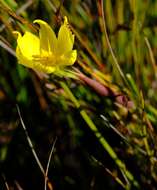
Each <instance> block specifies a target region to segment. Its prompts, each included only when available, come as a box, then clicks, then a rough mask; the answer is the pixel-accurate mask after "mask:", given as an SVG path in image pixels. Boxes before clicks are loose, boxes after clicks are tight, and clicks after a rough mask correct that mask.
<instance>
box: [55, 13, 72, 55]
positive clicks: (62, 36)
mask: <svg viewBox="0 0 157 190" xmlns="http://www.w3.org/2000/svg"><path fill="white" fill-rule="evenodd" d="M73 44H74V35H73V34H72V32H71V31H70V29H69V26H68V21H67V17H65V19H64V23H63V25H62V26H61V27H60V30H59V33H58V51H57V52H58V54H60V55H61V54H64V53H66V52H68V51H70V50H72V48H73Z"/></svg>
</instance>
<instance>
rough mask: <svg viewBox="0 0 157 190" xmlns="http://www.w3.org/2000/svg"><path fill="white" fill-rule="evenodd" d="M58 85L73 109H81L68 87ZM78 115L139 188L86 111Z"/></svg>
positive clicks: (62, 84) (62, 83)
mask: <svg viewBox="0 0 157 190" xmlns="http://www.w3.org/2000/svg"><path fill="white" fill-rule="evenodd" d="M60 84H61V86H62V88H63V89H64V90H65V92H66V93H67V95H68V96H69V98H70V99H71V101H72V102H73V103H74V105H75V107H76V108H78V109H79V108H80V107H81V105H80V103H79V101H78V100H77V99H76V98H75V96H74V95H73V94H72V92H71V90H70V89H69V87H68V86H67V85H66V84H65V83H64V82H61V83H60ZM80 115H81V116H82V118H83V119H84V121H85V122H86V123H87V125H88V126H89V128H90V129H91V130H92V131H93V132H94V134H95V136H96V137H97V138H98V140H99V142H100V143H101V145H102V146H103V147H104V149H105V150H106V151H107V152H108V154H109V155H110V157H111V158H112V159H113V160H114V161H115V163H116V164H117V166H118V167H119V169H120V170H121V171H122V172H123V173H124V174H125V176H126V177H127V179H128V180H129V181H130V182H132V183H133V184H134V185H135V186H136V187H139V185H138V183H137V181H135V179H134V177H133V175H132V174H131V173H130V172H129V171H128V170H127V169H126V166H125V164H124V163H123V162H122V161H121V160H120V159H119V158H118V156H117V154H116V153H115V151H114V150H113V149H112V147H111V146H110V145H109V144H108V142H107V141H106V139H105V138H104V137H103V136H102V135H101V133H100V132H99V131H98V129H97V127H96V125H95V124H94V123H93V121H92V120H91V119H90V117H89V116H88V114H87V113H86V111H85V110H84V109H81V111H80Z"/></svg>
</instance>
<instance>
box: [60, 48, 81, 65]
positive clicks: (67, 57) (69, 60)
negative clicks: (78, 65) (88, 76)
mask: <svg viewBox="0 0 157 190" xmlns="http://www.w3.org/2000/svg"><path fill="white" fill-rule="evenodd" d="M76 58H77V51H76V50H71V51H69V52H67V53H65V54H63V55H62V56H60V59H59V60H58V66H68V65H73V64H74V62H75V61H76Z"/></svg>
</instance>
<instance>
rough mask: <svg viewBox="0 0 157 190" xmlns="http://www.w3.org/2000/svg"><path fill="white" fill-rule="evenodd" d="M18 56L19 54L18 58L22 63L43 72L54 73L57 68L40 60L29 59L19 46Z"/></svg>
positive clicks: (17, 49)
mask: <svg viewBox="0 0 157 190" xmlns="http://www.w3.org/2000/svg"><path fill="white" fill-rule="evenodd" d="M16 56H17V59H18V61H19V63H20V64H22V65H24V66H26V67H29V68H32V69H34V70H37V71H39V72H43V73H53V72H54V71H55V70H56V68H55V67H52V66H46V65H44V64H43V63H42V62H40V61H34V60H30V59H27V57H25V56H24V55H23V54H22V53H21V51H20V49H19V47H18V46H17V48H16Z"/></svg>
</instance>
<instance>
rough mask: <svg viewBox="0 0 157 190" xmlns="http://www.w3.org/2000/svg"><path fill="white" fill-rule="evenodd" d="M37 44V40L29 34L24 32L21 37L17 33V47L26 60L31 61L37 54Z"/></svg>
mask: <svg viewBox="0 0 157 190" xmlns="http://www.w3.org/2000/svg"><path fill="white" fill-rule="evenodd" d="M39 43H40V42H39V38H38V37H36V36H35V35H34V34H32V33H30V32H25V34H24V35H23V36H21V34H20V33H18V39H17V46H18V48H19V49H20V52H21V53H22V54H23V55H25V57H27V59H30V60H31V59H32V56H33V55H36V54H39Z"/></svg>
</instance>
